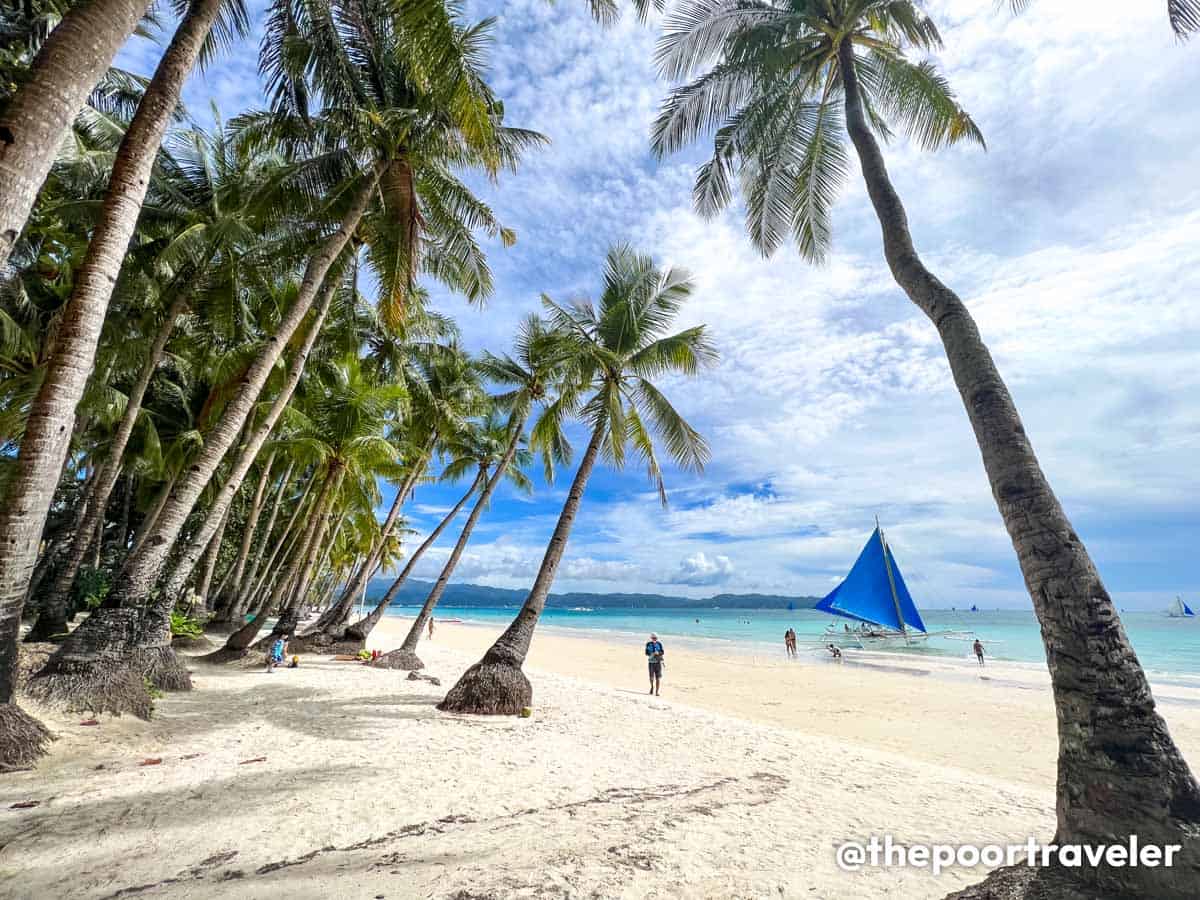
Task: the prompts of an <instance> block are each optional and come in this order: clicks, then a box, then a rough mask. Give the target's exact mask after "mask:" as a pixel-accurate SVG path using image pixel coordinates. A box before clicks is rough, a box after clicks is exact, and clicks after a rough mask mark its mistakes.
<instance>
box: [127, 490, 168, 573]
mask: <svg viewBox="0 0 1200 900" xmlns="http://www.w3.org/2000/svg"><path fill="white" fill-rule="evenodd" d="M178 479H179V474H178V473H177V472H172V473H171V474H170V476H169V477H168V478H167V480H166V481H165V482H164V483H163V486H162V487H161V488H160V489H159V491H158V494H157V495H156V496H155V498H154V503H153V505H151V507H150V509H149V510H147V511H146V515H145V516H144V517H143V518H142V523H141V524H140V525H139V526H138V527H137V530H135V531H134V532H133V542H132V543H131V544H130V547H129V555H130V556H132V555H133V554H134V553H137V552H138V550H140V549H141V547H142V545H143V544H144V543H146V538H147V537H149V536H150V533H151V532H152V531H153V530H154V525H155V523H156V522H157V521H158V516H159V514H160V513H161V512H162V511H163V507H164V506H166V505H167V499H168V498H169V497H170V496H171V491H173V490H175V482H176V481H177V480H178Z"/></svg>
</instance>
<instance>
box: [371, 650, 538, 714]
mask: <svg viewBox="0 0 1200 900" xmlns="http://www.w3.org/2000/svg"><path fill="white" fill-rule="evenodd" d="M377 662H378V660H377ZM532 703H533V686H532V685H530V683H529V679H528V678H526V677H525V673H524V672H522V671H521V670H520V668H519V667H517V666H514V665H511V664H509V663H500V662H488V661H483V662H477V663H475V665H473V666H471V668H469V669H467V671H465V672H464V673H463V675H462V677H461V678H460V679H458V683H457V684H456V685H454V687H452V688H450V692H449V693H448V694H446V698H445V699H444V700H443V701H442V702H441V703H439V704H438V707H437V708H438V709H440V710H441V711H442V712H454V713H476V714H479V715H485V716H516V715H520V713H521V710H522V708H524V707H526V706H529V705H531V704H532Z"/></svg>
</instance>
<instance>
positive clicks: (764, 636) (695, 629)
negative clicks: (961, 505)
mask: <svg viewBox="0 0 1200 900" xmlns="http://www.w3.org/2000/svg"><path fill="white" fill-rule="evenodd" d="M388 612H389V614H390V615H399V616H411V615H413V613H414V612H415V608H414V607H409V606H393V607H392V608H391V609H390V610H389V611H388ZM514 614H515V608H495V609H492V608H478V607H471V608H455V607H439V608H438V611H437V615H436V618H439V619H462V620H463V621H464V622H474V623H479V624H486V625H494V626H495V627H496V629H497V632H499V631H500V630H502V629H503V628H504V627H505V626H506V625H507V624H508V623H509V621H511V620H512V617H513V615H514ZM921 615H922V616H923V617H924V619H925V625H926V627H927V628H928V629H929V630H930V631H931V632H932V631H948V630H949V631H957V632H960V633H966V632H970V633H973V634H974V635H977V636H978V637H979V638H980V639H981V640H982V641H984V642H985V645H986V648H987V650H986V652H987V654H988V656H989V657H992V658H995V659H997V660H1011V661H1014V662H1027V663H1039V664H1042V665H1044V664H1045V659H1046V657H1045V653H1044V651H1043V649H1042V638H1041V633H1040V630H1039V628H1038V624H1037V619H1036V618H1035V617H1034V615H1033V612H1032V611H1025V610H989V611H980V612H975V613H971V612H963V611H957V612H954V611H949V610H922V612H921ZM833 621H834V619H833V618H832V617H830V616H828V615H825V614H824V613H818V612H814V611H813V610H808V609H804V610H794V611H789V610H782V609H748V610H747V609H731V610H725V609H704V610H697V609H596V610H587V609H573V610H572V609H548V610H546V612H545V613H544V614H543V616H542V622H543V624H544V625H546V626H550V627H554V628H562V629H565V630H569V631H591V632H603V633H606V634H608V635H611V636H616V637H619V638H620V639H621V640H632V639H637V640H644V639H645V637H646V635H648V634H649V633H650V632H651V631H654V632H656V633H657V634H658V635H659V636H660V637H661V638H662V639H663V640H664V642H666V641H670V640H683V641H685V642H687V643H688V644H700V645H705V646H707V647H709V648H710V649H713V650H728V651H733V652H751V653H762V652H774V651H775V650H781V649H782V646H783V633H784V631H786V630H787V629H788V628H789V627H790V628H794V629H795V631H796V635H797V638H798V639H799V642H800V649H801V650H802V651H803V650H804V649H806V646H807V647H809V648H811V647H813V646H815V645H816V643H817V641H818V640H819V639H820V636H821V632H822V631H824V629H825V626H826V625H828V624H829V623H830V622H833ZM837 621H838V622H839V624H840V622H841V620H837ZM1121 621H1122V622H1123V623H1124V625H1125V630H1126V632H1127V633H1128V635H1129V639H1130V641H1131V642H1132V643H1133V647H1134V650H1136V651H1137V654H1138V658H1139V659H1140V660H1141V662H1142V665H1143V666H1144V667H1145V668H1146V669H1147V670H1148V671H1150V672H1151V673H1153V674H1155V675H1157V676H1159V677H1158V678H1157V680H1158V681H1160V682H1161V681H1164V679H1163V678H1162V677H1161V676H1163V675H1168V676H1169V675H1176V676H1200V618H1197V619H1171V618H1168V617H1167V615H1166V613H1159V612H1128V613H1122V614H1121ZM963 638H964V639H961V640H952V639H949V638H931V639H930V640H929V641H928V642H927V643H926V644H925V646H923V647H920V648H912V649H906V648H896V649H894V650H887V649H879V650H878V652H879V653H896V654H902V655H905V656H909V657H912V656H928V657H930V658H932V659H945V660H950V659H970V658H973V654H972V651H971V641H972V638H969V637H966V636H965V634H964V635H963ZM875 650H876V648H872V651H873V652H875ZM1187 680H1188V681H1189V682H1190V677H1189V678H1187Z"/></svg>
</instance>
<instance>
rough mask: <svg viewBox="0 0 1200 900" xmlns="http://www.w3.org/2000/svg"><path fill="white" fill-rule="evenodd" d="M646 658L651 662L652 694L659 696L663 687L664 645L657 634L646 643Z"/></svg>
mask: <svg viewBox="0 0 1200 900" xmlns="http://www.w3.org/2000/svg"><path fill="white" fill-rule="evenodd" d="M646 658H647V659H648V660H649V662H650V693H651V694H654V695H655V696H658V691H659V688H661V687H662V673H663V645H662V642H661V641H659V639H658V635H657V634H653V633H652V634H651V635H650V640H648V641H647V642H646Z"/></svg>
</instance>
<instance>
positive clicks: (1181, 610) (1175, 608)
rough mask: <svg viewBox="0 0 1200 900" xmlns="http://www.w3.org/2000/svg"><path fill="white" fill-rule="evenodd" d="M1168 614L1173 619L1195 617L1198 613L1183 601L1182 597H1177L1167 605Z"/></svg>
mask: <svg viewBox="0 0 1200 900" xmlns="http://www.w3.org/2000/svg"><path fill="white" fill-rule="evenodd" d="M1167 615H1168V616H1170V617H1171V618H1172V619H1193V618H1195V617H1196V614H1195V613H1194V612H1192V608H1191V607H1190V606H1188V605H1187V604H1186V603H1184V602H1183V598H1182V597H1176V598H1175V602H1174V603H1172V604H1171V605H1170V606H1168V607H1167Z"/></svg>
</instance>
